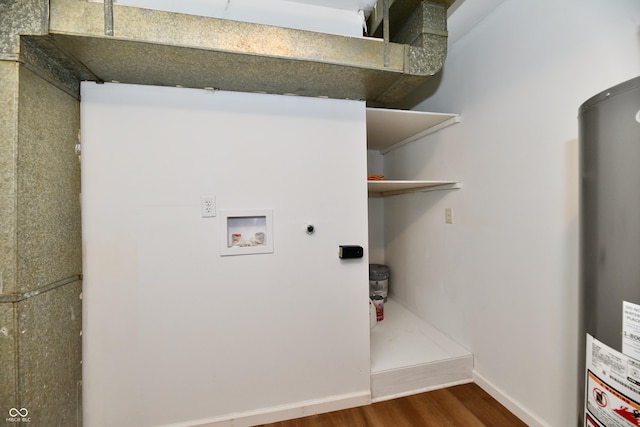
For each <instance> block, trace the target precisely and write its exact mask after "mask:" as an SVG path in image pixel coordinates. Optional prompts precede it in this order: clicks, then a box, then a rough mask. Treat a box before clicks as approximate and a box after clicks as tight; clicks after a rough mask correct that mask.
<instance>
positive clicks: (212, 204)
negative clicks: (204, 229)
mask: <svg viewBox="0 0 640 427" xmlns="http://www.w3.org/2000/svg"><path fill="white" fill-rule="evenodd" d="M200 213H201V214H202V218H211V217H214V216H216V198H215V196H202V197H201V198H200Z"/></svg>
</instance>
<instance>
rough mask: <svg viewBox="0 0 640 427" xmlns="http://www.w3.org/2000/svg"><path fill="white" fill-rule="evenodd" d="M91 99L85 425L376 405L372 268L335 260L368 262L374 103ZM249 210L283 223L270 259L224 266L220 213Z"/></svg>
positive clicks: (141, 96)
mask: <svg viewBox="0 0 640 427" xmlns="http://www.w3.org/2000/svg"><path fill="white" fill-rule="evenodd" d="M82 100H83V102H82V105H81V107H82V111H81V119H82V145H83V154H82V161H83V169H82V171H83V175H82V183H83V189H82V198H83V199H82V200H83V211H82V212H83V243H84V251H85V252H84V253H85V257H84V280H85V291H84V299H83V301H84V304H85V311H84V333H83V339H84V341H83V346H84V347H83V350H84V358H83V367H84V371H83V373H84V378H85V382H84V408H85V412H84V415H85V417H84V423H85V424H84V425H85V426H89V427H90V426H101V427H103V426H105V427H106V426H126V425H131V426H138V425H165V424H170V423H184V424H181V425H201V424H205V423H214V422H223V421H224V420H229V419H235V420H236V422H237V423H239V424H238V425H242V422H243V421H242V419H243V417H249V416H253V415H256V414H261V413H264V414H266V416H269V413H271V412H276V415H274V416H275V417H276V418H277V416H278V414H277V412H278V411H280V410H284V409H286V410H289V412H288V413H287V416H302V415H304V414H308V413H311V412H313V411H314V405H317V404H321V403H324V404H326V405H325V406H324V407H323V408H324V409H325V410H328V409H331V408H333V409H335V408H336V407H340V406H349V405H355V404H364V403H366V402H368V400H369V395H370V391H369V332H368V331H369V324H368V304H367V295H368V293H367V292H368V280H367V272H368V266H367V262H366V259H367V254H366V253H365V257H364V258H361V259H355V260H340V259H339V258H338V246H339V245H341V244H352V245H361V246H364V247H365V248H366V246H367V221H366V215H367V211H366V209H367V200H366V192H367V191H366V181H365V179H364V176H365V174H366V151H365V150H366V141H365V132H366V130H365V105H364V102H361V101H346V100H331V99H320V98H304V97H293V96H276V95H264V94H248V93H232V92H222V91H206V90H195V89H178V88H158V87H150V86H147V87H144V86H131V85H120V84H104V85H97V84H93V83H86V84H83V87H82ZM201 196H215V198H216V207H217V213H218V216H217V217H215V218H202V217H201V201H200V198H201ZM252 209H271V210H272V211H273V234H267V236H266V239H271V241H272V242H273V245H274V249H273V253H265V254H255V255H243V256H221V252H220V240H221V238H220V237H221V234H223V235H224V233H226V224H225V223H224V222H223V221H220V217H221V214H222V211H223V210H252ZM249 213H250V212H249ZM308 223H311V224H313V225H314V226H315V233H314V234H311V235H309V234H307V232H306V229H307V224H308ZM332 405H333V406H332ZM283 408H284V409H283ZM295 409H297V412H295V411H293V410H295ZM238 419H239V420H240V421H237V420H238ZM252 420H253V421H256V420H255V419H252ZM268 420H269V418H266V419H264V418H262V419H258V420H257V421H262V422H264V421H268ZM245 421H246V420H245ZM207 425H209V424H207ZM211 425H217V424H211ZM220 425H227V424H220ZM234 425H235V424H234Z"/></svg>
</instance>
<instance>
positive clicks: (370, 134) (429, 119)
mask: <svg viewBox="0 0 640 427" xmlns="http://www.w3.org/2000/svg"><path fill="white" fill-rule="evenodd" d="M459 121H460V115H458V114H447V113H426V112H423V111H412V110H391V109H384V108H367V148H368V149H369V150H380V152H381V153H382V154H385V153H387V152H389V151H391V150H394V149H396V148H398V147H401V146H402V145H405V144H408V143H410V142H412V141H415V140H417V139H419V138H422V137H424V136H426V135H428V134H430V133H433V132H436V131H438V130H440V129H442V128H444V127H447V126H450V125H452V124H454V123H458V122H459Z"/></svg>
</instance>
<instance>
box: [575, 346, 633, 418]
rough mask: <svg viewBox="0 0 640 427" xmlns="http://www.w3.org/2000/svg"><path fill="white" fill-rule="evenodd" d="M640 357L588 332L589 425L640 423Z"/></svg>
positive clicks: (587, 406) (587, 386)
mask: <svg viewBox="0 0 640 427" xmlns="http://www.w3.org/2000/svg"><path fill="white" fill-rule="evenodd" d="M639 368H640V361H638V360H636V359H633V358H631V357H629V356H627V355H625V354H623V353H620V352H618V351H616V350H614V349H612V348H611V347H608V346H607V345H605V344H604V343H601V342H600V341H598V340H596V339H595V338H593V337H592V336H591V335H588V334H587V369H586V390H585V393H586V395H585V420H584V425H585V427H640V384H638V381H637V380H636V379H635V378H636V372H637V371H638V369H639Z"/></svg>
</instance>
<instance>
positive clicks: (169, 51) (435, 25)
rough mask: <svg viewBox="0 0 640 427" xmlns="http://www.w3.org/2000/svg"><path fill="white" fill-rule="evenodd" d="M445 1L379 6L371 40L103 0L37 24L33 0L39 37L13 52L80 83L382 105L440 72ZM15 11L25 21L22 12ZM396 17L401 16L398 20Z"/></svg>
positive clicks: (66, 4)
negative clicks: (53, 66)
mask: <svg viewBox="0 0 640 427" xmlns="http://www.w3.org/2000/svg"><path fill="white" fill-rule="evenodd" d="M387 1H388V2H389V3H390V6H389V9H388V10H389V14H388V16H389V20H388V21H387V22H388V27H389V29H390V30H389V31H388V32H387V33H386V34H383V33H382V32H381V31H382V30H380V29H378V28H379V27H380V28H382V27H384V26H385V25H383V24H382V23H383V22H384V20H382V19H380V16H381V15H380V8H381V7H383V8H384V2H387ZM452 2H453V0H433V2H431V1H430V2H426V1H425V2H421V1H419V0H395V1H392V0H380V1H379V5H378V6H376V9H375V10H374V12H373V13H372V14H371V17H370V20H369V25H370V28H372V30H373V32H374V34H376V35H378V36H376V37H348V36H340V35H333V34H325V33H316V32H310V31H302V30H296V29H288V28H280V27H273V26H268V25H260V24H253V23H247V22H238V21H230V20H224V19H217V18H208V17H200V16H193V15H185V14H178V13H172V12H164V11H157V10H148V9H141V8H137V7H130V6H118V5H117V4H111V3H110V2H108V1H107V2H106V3H105V5H103V4H101V3H92V2H86V1H83V0H50V1H49V2H48V3H49V7H48V15H49V16H48V19H45V18H46V17H43V16H41V14H42V13H45V12H47V10H46V9H47V8H46V7H44V6H43V4H41V3H44V4H46V3H47V2H46V1H44V2H42V1H38V0H31V2H30V4H31V6H30V8H31V9H34V10H37V13H39V14H40V16H34V17H33V18H32V20H33V21H36V22H37V23H38V25H33V24H30V23H27V24H26V25H25V27H27V28H29V29H31V28H32V27H38V28H40V31H26V32H24V33H20V34H21V36H22V37H21V38H22V42H21V43H20V45H21V52H20V55H21V56H22V57H25V56H34V54H33V52H37V55H35V56H38V55H39V56H45V57H46V58H47V59H48V60H51V61H53V62H55V63H56V64H58V65H59V64H63V65H62V68H64V69H66V70H68V71H69V73H71V74H72V75H73V76H75V77H76V78H77V79H78V80H92V81H118V82H122V83H134V84H150V85H160V86H184V87H194V88H213V89H222V90H230V91H243V92H265V93H275V94H295V95H301V96H314V97H329V98H339V99H364V100H367V101H368V102H369V103H370V104H372V105H388V104H392V103H394V102H397V101H399V100H401V99H402V98H403V97H405V96H406V95H407V94H409V93H411V92H412V91H413V90H414V89H415V88H416V87H417V86H418V85H420V84H422V82H424V80H425V79H426V78H428V77H429V76H431V75H433V74H435V73H437V72H438V71H439V70H440V68H441V67H442V65H443V63H444V60H445V56H446V50H447V32H446V9H447V7H449V6H450V4H451V3H452ZM17 3H20V2H17ZM22 3H25V4H26V3H28V2H22ZM34 4H35V5H38V4H39V5H40V7H34ZM15 7H16V8H19V6H15ZM43 9H44V11H43ZM19 12H20V16H21V17H22V18H23V19H28V17H24V15H25V13H26V12H25V11H24V10H22V11H19ZM27 12H28V11H27ZM383 15H384V13H383ZM394 16H400V17H403V19H402V22H399V21H398V19H394V18H393V17H394ZM6 19H11V18H6ZM0 21H3V19H2V18H0ZM47 22H48V24H46V23H47ZM0 23H1V22H0ZM3 25H4V24H3ZM14 27H15V26H14ZM0 36H3V35H2V34H0ZM380 37H382V38H380ZM0 42H2V43H3V44H6V43H5V42H4V41H1V40H0ZM30 52H31V53H30ZM6 53H7V52H3V54H5V55H4V56H7V55H6ZM23 61H24V58H23ZM40 62H42V60H40ZM39 67H40V68H42V67H41V66H39ZM44 68H47V67H44ZM58 68H60V67H59V66H58ZM71 90H75V89H71Z"/></svg>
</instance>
